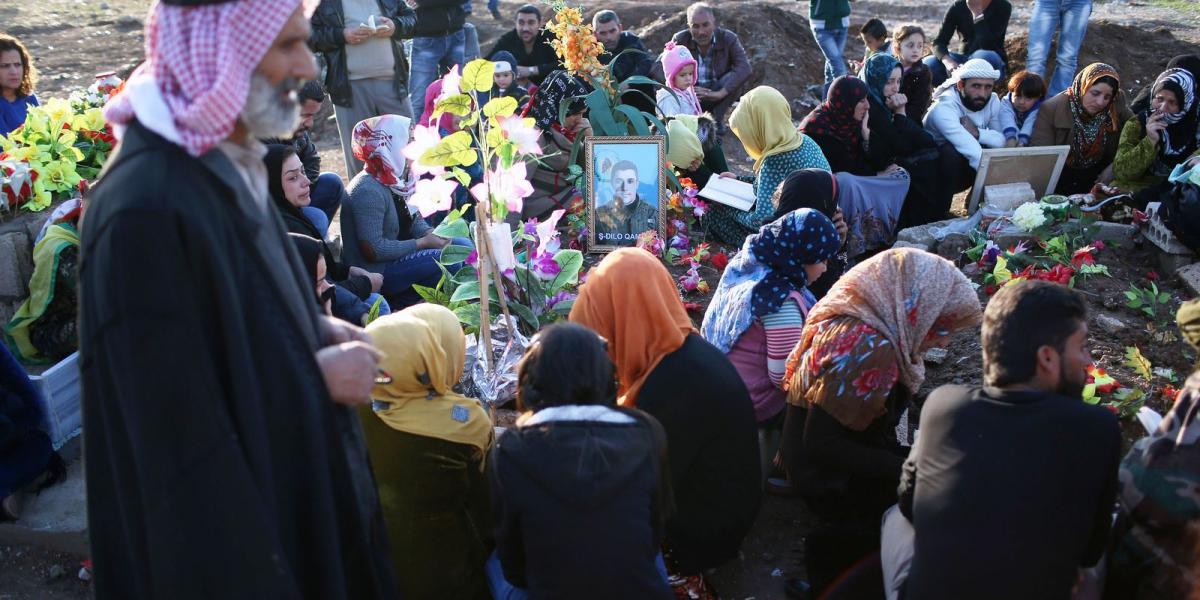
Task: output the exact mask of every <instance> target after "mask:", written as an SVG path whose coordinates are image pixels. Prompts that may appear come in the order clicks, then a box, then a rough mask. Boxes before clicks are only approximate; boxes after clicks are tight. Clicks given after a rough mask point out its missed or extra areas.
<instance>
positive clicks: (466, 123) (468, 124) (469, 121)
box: [458, 111, 479, 129]
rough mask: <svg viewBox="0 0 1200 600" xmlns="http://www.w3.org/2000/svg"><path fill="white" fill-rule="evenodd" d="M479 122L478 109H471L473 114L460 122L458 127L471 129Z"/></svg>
mask: <svg viewBox="0 0 1200 600" xmlns="http://www.w3.org/2000/svg"><path fill="white" fill-rule="evenodd" d="M478 122H479V113H478V112H476V111H471V114H469V115H467V118H465V119H463V120H462V122H461V123H459V124H458V127H459V128H460V129H470V128H472V127H474V126H475V124H476V123H478Z"/></svg>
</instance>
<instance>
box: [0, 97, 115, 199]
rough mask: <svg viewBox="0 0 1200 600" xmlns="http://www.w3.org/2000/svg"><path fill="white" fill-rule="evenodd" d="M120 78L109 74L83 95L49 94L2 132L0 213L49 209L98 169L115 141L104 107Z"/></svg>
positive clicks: (71, 193)
mask: <svg viewBox="0 0 1200 600" xmlns="http://www.w3.org/2000/svg"><path fill="white" fill-rule="evenodd" d="M106 75H107V74H106ZM120 84H121V80H120V79H118V78H116V77H115V76H113V77H111V78H110V77H107V76H106V77H105V78H104V79H102V80H101V79H98V80H97V82H96V83H94V84H92V88H89V90H88V92H85V93H83V95H81V96H80V100H79V101H74V97H73V99H72V100H64V99H62V98H51V99H49V100H47V101H46V103H45V104H43V105H41V106H31V107H30V108H29V111H28V113H27V114H26V117H25V123H24V124H22V125H21V126H20V127H17V128H16V129H14V130H13V131H12V132H11V133H9V134H8V136H0V213H5V212H11V211H14V210H16V209H18V208H21V209H24V210H28V211H31V212H37V211H41V210H45V209H46V208H47V207H49V206H50V205H51V203H53V202H54V201H55V200H61V199H64V198H68V197H70V196H72V195H74V194H76V193H78V188H79V185H80V182H82V181H84V180H91V179H95V178H96V176H97V175H99V174H100V169H101V167H103V166H104V161H105V160H106V159H107V158H108V155H109V153H110V152H112V148H113V145H114V144H115V143H116V139H115V138H114V137H113V133H112V129H111V128H110V127H109V125H108V123H107V122H105V120H104V115H103V113H102V112H101V107H102V106H103V105H104V103H105V102H107V101H108V99H109V98H111V97H112V95H113V94H114V93H116V91H118V90H119V86H120ZM93 88H94V89H93Z"/></svg>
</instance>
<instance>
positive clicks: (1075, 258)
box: [1071, 246, 1096, 269]
mask: <svg viewBox="0 0 1200 600" xmlns="http://www.w3.org/2000/svg"><path fill="white" fill-rule="evenodd" d="M1094 249H1095V248H1093V247H1091V246H1084V247H1082V248H1080V249H1078V250H1076V251H1075V254H1073V255H1071V266H1073V267H1075V268H1076V269H1078V268H1079V267H1082V266H1083V265H1094V264H1096V257H1095V256H1092V250H1094Z"/></svg>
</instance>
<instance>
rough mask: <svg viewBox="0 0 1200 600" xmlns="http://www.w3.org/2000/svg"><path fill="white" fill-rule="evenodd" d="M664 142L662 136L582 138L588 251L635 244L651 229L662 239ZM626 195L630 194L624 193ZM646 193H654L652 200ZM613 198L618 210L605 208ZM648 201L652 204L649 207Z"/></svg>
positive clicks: (664, 228)
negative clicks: (621, 203)
mask: <svg viewBox="0 0 1200 600" xmlns="http://www.w3.org/2000/svg"><path fill="white" fill-rule="evenodd" d="M666 145H667V144H666V138H664V137H663V136H661V135H651V136H614V137H603V136H592V137H589V138H587V139H586V140H584V161H585V166H584V177H585V178H586V192H587V193H586V195H585V196H584V203H585V210H586V211H587V225H588V235H587V249H588V252H589V253H605V252H612V251H613V250H617V249H619V248H632V247H636V246H637V238H638V236H640V235H641V234H642V233H643V232H646V231H651V230H654V231H657V232H658V237H659V238H663V239H665V238H666V234H667V199H668V198H669V196H668V195H667V192H666V183H667V182H666V175H664V174H663V166H664V165H666ZM651 174H653V176H652V177H651ZM618 175H620V177H618ZM631 179H632V181H631ZM631 187H632V189H630V188H631ZM630 193H632V194H633V197H632V198H628V197H627V196H628V195H629V194H630ZM650 193H653V194H654V198H653V203H651V202H650V198H649V197H648V196H649V194H650ZM618 199H620V200H621V201H622V202H623V203H624V204H623V206H622V207H621V209H622V210H619V211H618V210H617V209H615V208H609V207H614V206H615V203H616V202H617V200H618ZM649 204H653V210H651V209H650V208H649V207H648V206H647V205H649ZM651 218H653V221H654V223H653V226H651V223H650V221H651ZM639 223H641V224H639Z"/></svg>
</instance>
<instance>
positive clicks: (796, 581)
mask: <svg viewBox="0 0 1200 600" xmlns="http://www.w3.org/2000/svg"><path fill="white" fill-rule="evenodd" d="M783 593H784V594H786V595H787V597H788V598H797V599H798V600H809V597H810V596H811V595H812V586H810V585H808V582H807V581H805V580H803V579H800V578H799V577H789V578H787V579H785V580H784V581H783Z"/></svg>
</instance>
